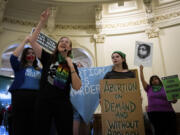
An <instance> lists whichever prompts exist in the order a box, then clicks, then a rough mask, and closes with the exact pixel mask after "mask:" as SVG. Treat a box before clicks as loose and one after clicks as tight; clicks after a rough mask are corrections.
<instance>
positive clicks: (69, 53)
mask: <svg viewBox="0 0 180 135" xmlns="http://www.w3.org/2000/svg"><path fill="white" fill-rule="evenodd" d="M63 38H67V39H68V40H69V41H70V47H71V48H72V41H71V40H70V39H69V38H68V37H61V38H60V39H59V41H58V43H57V46H56V49H55V50H54V52H53V54H52V57H51V61H52V63H55V62H56V61H57V59H58V53H59V52H58V46H59V42H60V41H61V40H62V39H63ZM71 55H72V51H71V50H70V51H68V54H67V56H71Z"/></svg>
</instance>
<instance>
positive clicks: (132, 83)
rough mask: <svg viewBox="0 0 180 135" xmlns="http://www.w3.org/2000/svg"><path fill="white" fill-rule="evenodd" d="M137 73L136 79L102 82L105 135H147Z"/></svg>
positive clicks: (105, 80) (103, 127)
mask: <svg viewBox="0 0 180 135" xmlns="http://www.w3.org/2000/svg"><path fill="white" fill-rule="evenodd" d="M135 73H136V78H128V79H104V80H101V83H100V92H101V109H102V134H103V135H145V132H144V121H143V112H142V101H141V94H140V88H139V81H138V75H137V70H135Z"/></svg>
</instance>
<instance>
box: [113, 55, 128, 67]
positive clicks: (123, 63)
mask: <svg viewBox="0 0 180 135" xmlns="http://www.w3.org/2000/svg"><path fill="white" fill-rule="evenodd" d="M114 53H117V52H113V53H112V55H113V54H114ZM117 54H119V56H121V58H122V59H124V61H123V62H122V68H123V69H128V65H127V63H126V58H123V56H122V55H121V54H120V53H117ZM112 55H111V57H112ZM113 69H114V66H113Z"/></svg>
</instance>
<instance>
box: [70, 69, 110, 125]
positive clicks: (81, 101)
mask: <svg viewBox="0 0 180 135" xmlns="http://www.w3.org/2000/svg"><path fill="white" fill-rule="evenodd" d="M78 70H79V75H80V77H81V81H82V87H81V89H80V90H78V91H76V90H73V89H71V94H70V97H71V102H72V104H73V106H74V108H75V109H76V110H77V111H78V112H79V114H80V115H81V117H82V118H83V120H84V121H85V122H86V123H89V121H90V120H91V119H92V116H93V113H94V112H95V110H96V108H97V106H98V105H99V95H100V80H102V79H103V78H104V76H105V74H106V73H107V72H109V71H111V70H112V66H105V67H93V68H78Z"/></svg>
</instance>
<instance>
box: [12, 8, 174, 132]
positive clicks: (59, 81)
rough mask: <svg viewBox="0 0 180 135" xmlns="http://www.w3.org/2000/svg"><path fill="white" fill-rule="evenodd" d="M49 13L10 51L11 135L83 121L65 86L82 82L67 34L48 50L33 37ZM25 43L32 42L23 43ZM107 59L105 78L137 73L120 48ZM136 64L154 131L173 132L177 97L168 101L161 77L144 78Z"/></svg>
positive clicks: (71, 128) (73, 128)
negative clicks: (11, 73)
mask: <svg viewBox="0 0 180 135" xmlns="http://www.w3.org/2000/svg"><path fill="white" fill-rule="evenodd" d="M49 15H50V12H49V9H47V10H45V11H44V12H43V13H42V14H41V16H40V21H39V23H38V25H37V27H36V28H35V31H34V32H33V33H32V35H31V36H27V37H26V38H25V39H24V40H23V42H22V43H21V44H20V45H19V46H18V47H17V48H16V49H15V51H14V52H13V54H12V55H11V57H10V63H11V66H12V69H13V71H14V75H15V78H14V82H13V84H12V85H11V87H10V89H9V91H10V92H11V94H12V114H13V119H12V122H11V124H12V133H11V135H41V134H42V135H49V134H50V132H51V129H52V125H53V126H54V128H55V129H56V133H55V134H57V135H79V134H80V126H79V125H80V123H84V121H83V119H82V118H81V116H80V114H79V113H78V112H77V110H76V109H75V108H74V107H73V106H72V104H71V101H70V88H71V87H72V88H73V89H74V90H79V89H80V87H81V85H82V82H81V78H80V76H79V71H78V67H82V65H80V64H79V63H73V62H72V58H73V57H72V41H71V40H70V39H69V38H68V37H61V38H60V39H59V41H58V45H57V47H56V48H55V50H54V52H53V53H52V54H50V53H48V52H47V51H46V50H44V49H43V48H42V47H41V46H40V45H39V44H38V42H37V38H38V35H39V33H40V31H41V29H42V27H43V26H44V25H45V24H46V22H47V20H48V17H49ZM27 43H29V44H30V45H31V47H32V48H30V47H28V48H24V46H25V44H27ZM21 53H22V55H21ZM20 55H21V58H20V59H19V57H20ZM37 59H39V60H40V62H41V63H42V68H41V67H39V66H38V61H37ZM111 59H112V62H113V67H112V71H110V72H108V73H107V74H106V75H105V76H104V79H127V78H135V77H136V76H135V74H134V72H132V71H131V70H129V69H128V65H127V63H126V54H125V53H123V52H121V51H114V52H113V53H112V55H111ZM139 69H140V79H141V82H142V86H143V88H144V90H145V92H146V93H147V97H148V108H147V112H148V118H149V120H150V122H151V123H152V125H153V127H154V131H155V135H176V129H175V127H176V125H175V124H176V115H175V111H174V109H173V107H172V103H176V102H177V99H174V100H173V101H168V100H167V97H166V94H165V90H164V87H163V85H162V82H161V80H160V78H159V77H158V76H156V75H155V76H154V75H153V76H152V77H151V78H150V81H149V84H148V83H147V82H146V81H145V78H144V73H143V66H142V65H141V66H140V67H139ZM52 123H53V124H52ZM73 123H74V124H73ZM83 129H85V130H86V131H85V132H84V134H83V135H88V134H90V132H89V127H88V125H85V126H84V127H83Z"/></svg>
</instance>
